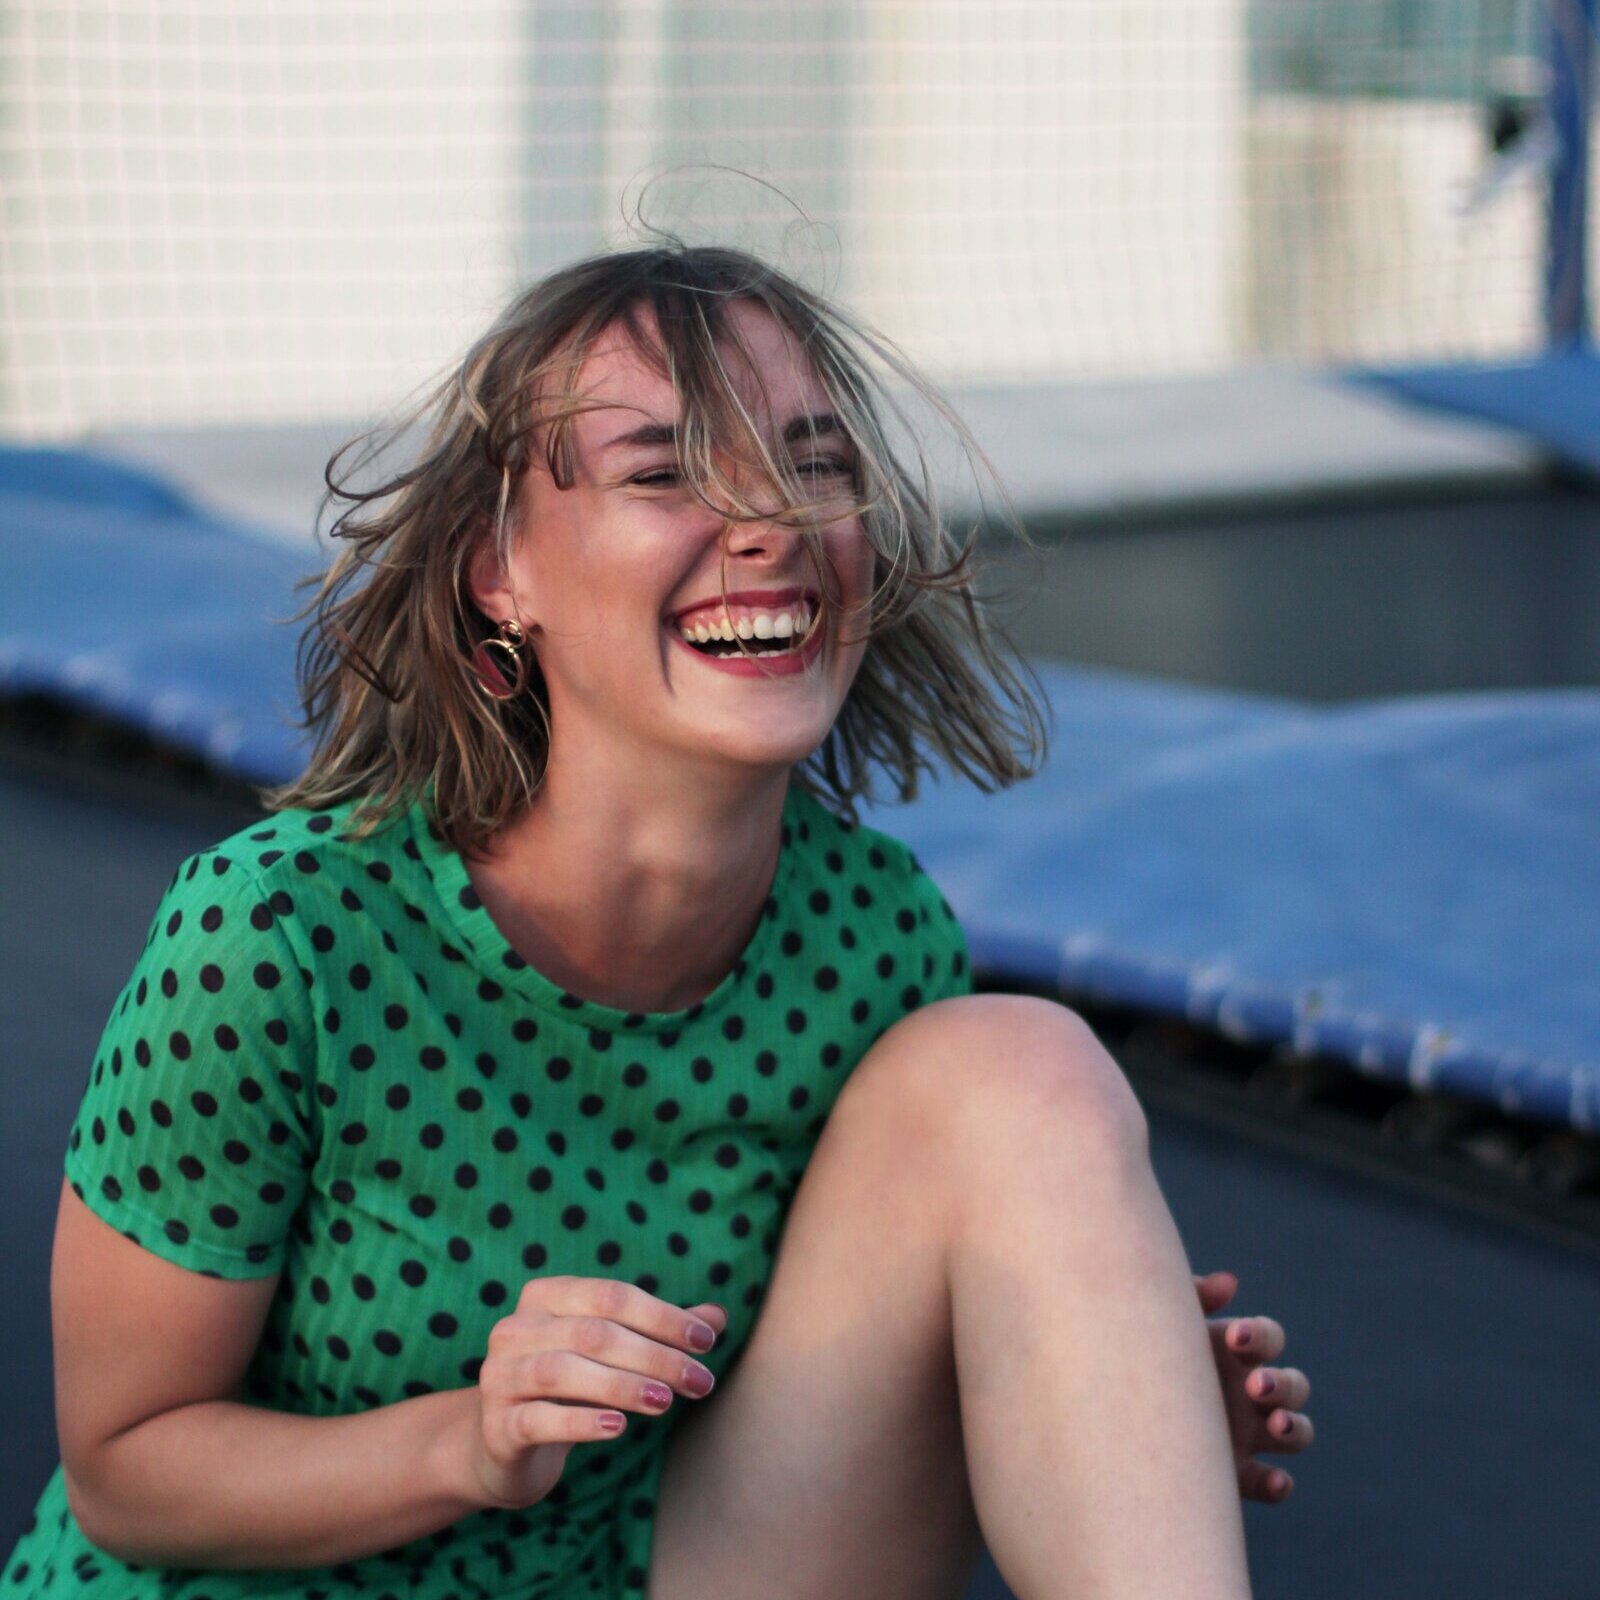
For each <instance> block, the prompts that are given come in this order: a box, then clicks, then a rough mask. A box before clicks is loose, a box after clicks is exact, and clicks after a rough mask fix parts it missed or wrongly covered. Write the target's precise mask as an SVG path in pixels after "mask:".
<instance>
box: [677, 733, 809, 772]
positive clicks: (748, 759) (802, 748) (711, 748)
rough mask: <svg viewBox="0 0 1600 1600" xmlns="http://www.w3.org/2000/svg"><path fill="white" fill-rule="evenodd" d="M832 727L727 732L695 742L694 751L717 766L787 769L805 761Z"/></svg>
mask: <svg viewBox="0 0 1600 1600" xmlns="http://www.w3.org/2000/svg"><path fill="white" fill-rule="evenodd" d="M832 726H833V724H832V723H829V724H827V726H825V727H821V728H819V727H818V726H816V724H814V723H813V724H810V725H808V726H807V727H806V728H804V729H800V728H795V729H793V730H780V729H777V728H763V729H761V730H759V731H758V730H755V729H752V728H749V727H745V728H741V729H739V730H737V731H733V730H730V731H728V732H726V733H724V734H723V735H722V736H721V737H717V736H714V735H712V736H707V737H705V738H702V739H701V740H700V741H698V743H697V745H696V749H697V750H698V751H699V752H700V753H701V754H702V755H705V756H709V757H711V758H712V759H714V760H716V761H717V762H718V764H719V765H721V764H726V765H729V766H737V767H748V768H752V769H757V768H759V769H762V770H772V769H774V768H788V767H792V766H794V765H795V763H796V762H799V761H804V760H805V759H806V757H807V756H809V755H811V754H812V753H813V752H814V751H815V750H816V749H817V747H818V746H819V745H820V744H821V743H822V742H823V740H825V739H826V738H827V737H828V734H829V732H830V731H831V730H832Z"/></svg>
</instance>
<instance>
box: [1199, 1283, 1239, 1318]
mask: <svg viewBox="0 0 1600 1600" xmlns="http://www.w3.org/2000/svg"><path fill="white" fill-rule="evenodd" d="M1194 1287H1195V1292H1196V1293H1197V1294H1198V1295H1199V1296H1200V1309H1201V1310H1202V1311H1203V1312H1204V1313H1205V1314H1206V1315H1207V1316H1208V1317H1209V1316H1211V1315H1213V1314H1214V1313H1215V1312H1218V1311H1220V1310H1221V1309H1222V1308H1223V1307H1224V1306H1225V1305H1227V1303H1228V1302H1229V1301H1230V1300H1231V1299H1233V1297H1234V1296H1235V1295H1236V1294H1237V1293H1238V1292H1239V1280H1238V1278H1237V1277H1236V1276H1235V1275H1234V1274H1233V1273H1231V1272H1208V1273H1206V1274H1205V1275H1204V1276H1203V1277H1200V1276H1196V1278H1195V1280H1194Z"/></svg>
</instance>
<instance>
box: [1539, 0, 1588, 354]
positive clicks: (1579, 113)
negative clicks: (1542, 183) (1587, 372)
mask: <svg viewBox="0 0 1600 1600" xmlns="http://www.w3.org/2000/svg"><path fill="white" fill-rule="evenodd" d="M1597 11H1600V0H1550V21H1549V27H1548V30H1547V35H1546V37H1547V40H1548V46H1547V47H1548V50H1549V72H1548V87H1547V89H1546V101H1545V108H1546V115H1547V116H1548V118H1549V125H1550V128H1551V130H1552V132H1553V133H1554V134H1555V140H1556V156H1555V162H1554V165H1553V167H1552V169H1551V174H1550V233H1549V240H1548V243H1547V247H1546V253H1545V278H1544V322H1545V336H1546V340H1547V342H1548V345H1549V348H1550V349H1551V350H1571V349H1575V348H1577V347H1579V346H1582V345H1584V344H1586V343H1587V342H1588V339H1589V331H1590V330H1589V286H1588V281H1587V280H1588V248H1587V246H1588V232H1589V134H1590V121H1591V110H1592V107H1593V102H1594V45H1595V24H1596V15H1597Z"/></svg>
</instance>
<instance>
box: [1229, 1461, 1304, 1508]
mask: <svg viewBox="0 0 1600 1600" xmlns="http://www.w3.org/2000/svg"><path fill="white" fill-rule="evenodd" d="M1293 1492H1294V1479H1293V1478H1291V1477H1290V1476H1289V1474H1288V1473H1287V1472H1285V1471H1284V1470H1283V1468H1282V1467H1269V1466H1267V1465H1266V1464H1265V1463H1264V1462H1260V1461H1247V1462H1245V1464H1244V1465H1243V1466H1242V1467H1240V1468H1239V1493H1240V1494H1242V1495H1243V1496H1244V1497H1245V1499H1246V1500H1260V1501H1262V1502H1263V1503H1264V1504H1266V1505H1277V1504H1278V1503H1279V1502H1280V1501H1283V1500H1287V1499H1288V1498H1289V1496H1290V1495H1291V1494H1292V1493H1293Z"/></svg>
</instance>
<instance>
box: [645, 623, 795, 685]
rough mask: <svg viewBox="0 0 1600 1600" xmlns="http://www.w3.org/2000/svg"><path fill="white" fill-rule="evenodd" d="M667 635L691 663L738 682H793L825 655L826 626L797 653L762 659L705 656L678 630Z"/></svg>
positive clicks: (673, 629) (788, 652) (738, 656)
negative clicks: (818, 658) (795, 677)
mask: <svg viewBox="0 0 1600 1600" xmlns="http://www.w3.org/2000/svg"><path fill="white" fill-rule="evenodd" d="M667 632H668V634H669V635H670V637H671V639H672V642H673V644H674V646H676V648H678V649H679V650H681V651H682V652H683V653H684V654H685V655H686V656H688V657H690V658H691V659H692V660H695V661H698V662H700V663H701V664H702V665H704V666H706V667H709V668H710V669H711V670H712V671H713V672H725V673H729V674H731V675H732V676H733V677H736V678H790V677H793V676H794V675H795V674H796V673H799V672H804V671H805V670H806V668H807V667H809V666H810V665H811V664H812V663H813V662H814V661H815V660H816V659H817V657H818V656H819V655H820V654H821V653H822V644H823V637H824V635H825V634H826V632H827V628H826V625H825V624H824V625H822V626H819V627H817V628H815V629H814V630H813V631H812V634H811V637H810V638H809V639H807V640H806V642H805V643H804V644H803V645H802V646H801V647H800V648H799V649H798V650H789V651H786V652H785V653H784V654H782V655H771V656H761V657H759V658H752V657H751V656H747V655H744V654H737V655H728V656H712V655H706V654H705V653H704V652H702V651H700V650H696V649H695V647H694V646H693V645H692V644H690V643H689V642H688V641H687V640H686V639H685V638H684V637H683V635H682V634H681V633H679V632H678V630H677V629H676V628H668V630H667Z"/></svg>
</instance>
